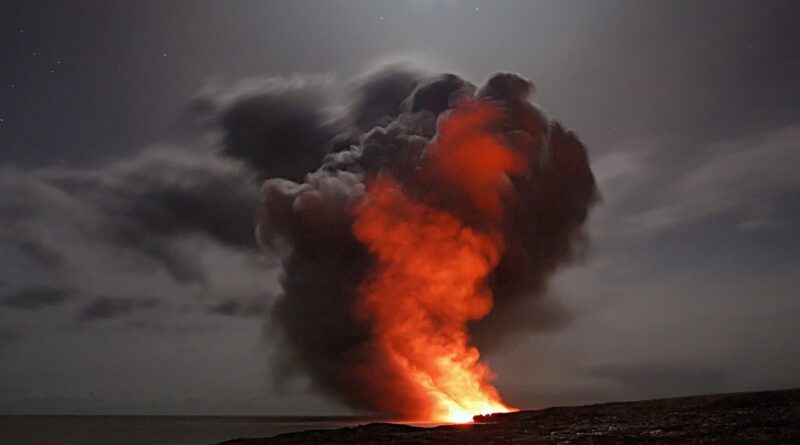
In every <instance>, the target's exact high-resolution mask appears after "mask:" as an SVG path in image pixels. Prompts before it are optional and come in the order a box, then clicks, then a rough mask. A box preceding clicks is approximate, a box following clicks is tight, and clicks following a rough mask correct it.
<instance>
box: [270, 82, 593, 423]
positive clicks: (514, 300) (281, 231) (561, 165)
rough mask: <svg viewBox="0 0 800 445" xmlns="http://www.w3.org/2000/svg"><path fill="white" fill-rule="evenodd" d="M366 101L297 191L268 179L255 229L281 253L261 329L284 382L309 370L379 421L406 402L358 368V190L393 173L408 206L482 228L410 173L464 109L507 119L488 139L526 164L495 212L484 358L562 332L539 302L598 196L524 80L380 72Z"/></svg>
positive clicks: (559, 315)
mask: <svg viewBox="0 0 800 445" xmlns="http://www.w3.org/2000/svg"><path fill="white" fill-rule="evenodd" d="M356 91H359V90H358V89H357V90H356ZM361 91H362V93H363V92H366V93H368V94H367V96H368V100H367V99H364V98H363V97H362V98H361V99H360V100H356V101H354V102H353V103H354V104H355V105H354V106H355V109H352V110H350V113H351V115H352V116H355V119H354V122H356V125H352V126H350V127H349V129H348V130H347V131H348V132H346V133H344V135H339V136H338V137H337V139H335V140H334V142H333V143H332V144H329V145H331V146H334V147H335V149H332V150H331V151H330V153H329V155H328V156H326V157H325V158H324V160H323V161H322V162H321V164H320V165H319V167H318V168H317V169H316V171H314V172H313V173H309V174H308V175H306V176H305V179H304V181H302V182H295V181H292V180H290V179H291V178H275V179H270V180H267V181H266V182H265V183H264V186H263V193H264V201H263V205H262V208H261V211H260V219H259V232H258V233H259V240H260V241H261V242H262V244H263V245H265V246H280V247H282V248H283V247H288V248H289V250H288V252H287V253H286V256H285V258H284V262H283V270H284V275H283V277H282V282H281V285H282V287H283V294H282V295H281V296H280V297H279V298H278V301H277V302H276V304H275V306H274V307H273V310H272V311H271V319H272V322H273V324H272V326H270V328H271V330H272V332H273V334H275V336H276V337H278V338H279V339H280V341H282V342H283V348H282V349H280V350H279V352H278V354H277V356H276V366H277V367H278V369H279V371H280V373H279V378H280V377H284V378H286V377H290V376H293V375H296V374H297V372H305V373H307V374H308V375H309V376H310V377H311V382H312V384H313V386H314V387H315V388H316V389H318V390H320V391H323V392H325V393H327V394H330V395H333V396H335V397H337V398H338V399H339V400H342V401H344V402H346V403H348V404H350V405H351V406H352V407H354V408H357V409H366V410H372V411H382V410H383V411H385V410H386V409H387V408H386V407H387V405H386V404H384V403H383V402H382V400H390V399H398V398H402V397H403V396H402V395H401V394H394V393H387V391H389V389H388V388H390V387H391V386H392V385H391V382H390V381H391V380H392V378H393V376H391V375H380V376H374V378H370V377H368V376H365V373H364V372H363V369H364V367H365V366H370V365H371V364H374V363H373V362H375V361H376V360H379V358H378V357H375V356H373V355H372V352H370V351H371V349H370V347H369V344H370V339H371V326H370V324H369V322H368V321H366V320H364V319H363V318H362V319H359V318H358V317H355V316H354V314H353V308H354V305H355V304H356V303H355V300H356V298H357V295H358V288H359V286H360V284H361V283H362V282H363V281H364V280H365V278H366V276H367V274H368V273H369V271H370V270H372V268H373V267H375V259H374V258H373V257H372V256H371V255H370V254H369V253H368V252H367V250H366V248H365V246H364V245H363V244H361V243H360V242H359V241H358V240H356V239H355V236H354V235H353V231H352V224H353V218H354V217H353V214H352V212H351V209H352V208H353V206H354V205H355V203H357V202H358V201H359V200H360V199H361V197H362V196H363V194H364V192H365V189H366V185H365V183H366V181H368V180H369V179H371V178H375V177H377V176H379V175H390V176H391V177H393V178H394V179H396V180H397V181H399V182H400V183H401V184H403V186H404V187H405V188H406V189H407V190H408V191H409V193H410V194H411V195H412V196H415V197H419V199H423V200H425V202H430V203H432V204H433V205H435V206H437V207H439V208H441V209H444V210H447V211H450V212H453V213H456V214H460V215H461V216H462V217H463V218H464V220H465V221H472V222H473V223H475V224H479V221H480V219H479V218H477V219H476V218H475V216H474V215H473V214H472V213H471V212H472V210H470V207H469V206H465V204H464V202H465V199H464V198H463V196H461V195H459V193H460V192H459V187H454V186H452V185H450V184H448V183H447V180H446V179H443V178H427V179H425V180H420V179H419V178H417V173H416V171H417V170H418V169H419V168H420V165H422V164H423V163H424V162H425V157H426V154H425V152H426V148H427V146H428V144H429V142H431V141H435V140H436V136H437V124H438V123H440V122H441V119H439V117H440V115H441V116H446V115H447V112H448V110H450V109H452V108H453V107H454V106H456V105H457V104H458V103H459V102H460V101H462V100H464V99H468V98H473V99H474V98H477V99H480V100H485V101H491V102H492V103H493V104H495V105H496V106H499V107H500V108H501V109H502V110H503V111H504V118H503V119H502V120H501V121H500V122H498V123H496V127H497V128H496V129H495V131H497V133H498V134H499V135H501V137H503V138H504V139H505V140H506V141H507V142H508V144H510V145H511V146H512V147H513V148H514V149H515V150H517V151H518V152H520V153H522V154H524V155H525V157H526V158H527V159H528V160H529V163H528V166H527V171H526V174H524V175H519V176H513V177H511V178H510V182H511V189H512V190H513V193H512V194H511V196H510V197H509V198H508V199H507V200H506V201H505V202H504V203H503V205H504V207H505V211H506V214H507V216H506V218H505V219H504V222H503V225H502V231H503V233H504V235H505V238H506V240H507V250H506V252H505V253H504V255H503V257H502V259H501V261H500V263H499V265H498V266H497V268H496V269H495V270H494V272H493V273H492V276H491V279H490V282H489V285H490V287H491V289H492V291H493V293H494V302H495V307H494V310H493V311H492V312H491V313H490V315H489V316H487V317H486V318H485V319H483V320H480V321H478V322H476V323H474V324H473V325H472V326H471V327H470V333H471V335H472V337H473V339H474V342H475V343H476V344H477V345H478V346H480V347H482V348H488V349H491V348H492V347H496V346H498V345H500V344H501V343H502V342H503V341H504V340H505V339H507V338H508V337H509V336H510V335H512V334H513V333H516V332H520V331H528V332H542V331H548V330H556V329H560V328H563V327H564V326H565V325H566V324H567V323H568V322H569V319H570V316H569V314H568V312H567V311H566V310H565V309H564V308H563V307H561V306H560V305H558V304H557V303H555V302H554V301H552V300H548V299H544V298H543V296H544V295H545V294H546V290H547V283H548V279H549V278H550V276H551V275H552V274H553V273H554V272H555V271H556V270H557V269H558V268H559V267H561V266H563V265H565V264H568V263H569V262H570V261H573V260H575V259H578V258H580V256H581V252H582V251H583V248H584V246H585V244H586V240H587V237H586V234H585V233H584V232H583V225H584V223H585V221H586V218H587V216H588V211H589V208H590V207H591V205H592V204H593V203H594V202H595V200H596V199H597V197H598V192H597V189H596V186H595V181H594V177H593V175H592V172H591V170H590V168H589V162H588V156H587V153H586V149H585V147H584V145H583V144H582V143H581V141H580V140H579V139H578V137H577V136H576V135H575V134H574V133H572V132H571V131H569V130H568V129H567V128H565V127H564V126H563V125H562V124H560V123H559V122H557V121H555V120H552V119H551V118H549V117H548V116H547V115H546V114H545V113H544V112H543V111H541V110H540V109H539V108H538V107H537V106H536V105H534V104H532V103H531V102H529V100H528V98H529V95H530V94H531V93H532V92H533V91H534V87H533V84H532V83H531V82H530V81H528V80H526V79H523V78H521V77H519V76H518V75H516V74H511V73H500V74H497V75H495V76H492V77H491V78H490V79H489V80H488V81H487V83H486V84H485V85H484V86H483V87H481V88H478V87H476V86H475V85H473V84H472V83H470V82H469V81H467V80H465V79H463V78H461V77H459V76H457V75H453V74H443V75H439V76H414V75H407V74H403V73H402V72H397V71H396V70H392V69H389V70H388V71H386V72H382V73H379V74H377V75H375V76H373V77H370V78H368V79H367V83H366V86H365V87H364V88H363V89H362V90H361ZM401 96H402V97H401ZM359 107H364V110H363V113H362V111H361V110H359ZM368 117H369V118H368ZM367 125H374V127H373V128H364V127H365V126H367ZM459 180H461V181H467V182H468V181H469V178H465V177H463V178H461V179H459ZM395 405H402V403H398V404H395ZM389 409H391V408H389Z"/></svg>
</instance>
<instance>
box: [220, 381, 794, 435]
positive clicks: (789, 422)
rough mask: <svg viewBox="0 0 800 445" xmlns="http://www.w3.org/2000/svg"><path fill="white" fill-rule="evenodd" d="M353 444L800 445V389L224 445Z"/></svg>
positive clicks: (380, 426) (388, 426)
mask: <svg viewBox="0 0 800 445" xmlns="http://www.w3.org/2000/svg"><path fill="white" fill-rule="evenodd" d="M352 443H359V444H404V445H411V444H481V445H490V444H633V443H637V444H638V443H658V444H706V443H718V444H749V443H769V444H800V389H795V390H786V391H769V392H754V393H739V394H723V395H711V396H696V397H681V398H673V399H660V400H646V401H640V402H620V403H603V404H598V405H587V406H575V407H559V408H548V409H543V410H537V411H520V412H516V413H509V414H494V415H489V416H479V417H476V418H475V423H474V424H470V425H447V426H439V427H435V428H419V427H413V426H408V425H400V424H387V423H374V424H369V425H362V426H358V427H353V428H342V429H337V430H317V431H304V432H300V433H289V434H282V435H280V436H275V437H272V438H265V439H239V440H232V441H228V442H224V445H267V444H268V445H277V444H352ZM220 445H222V444H220Z"/></svg>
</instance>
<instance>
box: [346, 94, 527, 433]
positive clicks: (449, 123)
mask: <svg viewBox="0 0 800 445" xmlns="http://www.w3.org/2000/svg"><path fill="white" fill-rule="evenodd" d="M498 116H499V111H498V110H497V109H496V108H494V107H493V106H491V105H489V104H488V103H478V102H475V103H469V104H466V105H465V106H462V107H460V108H459V109H457V110H455V111H453V112H452V113H451V114H450V115H449V116H447V117H446V118H444V119H442V120H441V121H440V125H439V138H438V139H437V140H436V141H435V142H434V145H432V146H430V147H429V148H428V150H427V152H426V156H427V157H428V158H427V159H426V161H427V162H426V163H425V164H424V167H423V170H422V171H421V172H420V174H421V176H422V177H427V178H435V180H436V181H440V182H439V184H442V181H444V182H445V183H446V186H447V190H449V192H450V193H451V194H450V195H447V196H448V197H449V196H451V195H452V193H453V190H455V191H456V192H455V193H456V194H457V195H458V196H460V197H462V199H464V200H465V202H466V203H467V204H469V207H468V208H469V212H471V213H470V218H471V219H474V220H476V221H480V222H481V224H480V226H481V229H477V228H475V227H473V226H471V225H467V224H466V223H465V222H464V221H463V220H462V219H460V217H459V216H457V215H456V213H458V212H454V211H447V210H443V209H440V208H438V207H435V206H434V205H432V204H430V203H428V202H422V200H421V199H413V198H412V197H410V196H409V194H408V193H407V192H406V191H405V190H404V189H403V187H402V186H401V185H400V184H399V183H398V182H397V181H396V180H394V179H392V178H391V177H388V176H382V177H378V178H376V179H375V180H374V181H372V182H371V183H369V185H368V189H367V196H366V198H365V199H364V201H363V202H362V203H361V205H360V206H359V207H358V208H357V209H356V222H355V224H354V228H353V230H354V233H355V236H356V237H357V238H358V239H359V240H360V241H361V242H363V243H365V244H366V245H367V246H368V247H369V249H370V251H371V253H372V254H373V255H375V257H376V259H377V260H378V267H377V270H375V271H374V272H373V274H372V276H371V277H370V278H369V279H368V280H367V282H365V283H364V284H363V285H362V286H361V289H360V290H361V299H360V305H359V308H358V309H359V311H360V312H361V313H362V314H363V315H364V316H366V317H369V318H370V319H371V320H372V321H373V326H374V328H373V329H374V331H375V332H374V334H375V340H374V342H375V344H374V345H373V347H375V348H376V350H378V351H380V353H381V356H382V357H383V359H384V360H385V361H386V366H388V367H390V368H391V369H393V370H394V371H396V372H395V374H398V375H400V376H402V377H403V379H405V382H403V388H404V391H409V392H413V393H414V396H415V397H414V400H419V401H420V402H419V405H421V406H409V407H398V409H397V411H398V412H402V413H404V414H405V415H407V416H409V417H410V416H415V417H416V418H420V417H421V418H422V419H423V420H430V421H437V422H456V423H464V422H470V421H472V417H473V416H475V415H479V414H489V413H493V412H508V411H511V410H513V408H510V407H509V406H507V405H505V404H504V403H503V402H502V400H501V398H500V395H499V394H498V391H497V390H496V389H495V387H494V386H492V385H491V383H490V381H491V380H492V379H493V374H492V372H491V371H490V369H489V367H488V365H487V364H486V363H485V362H483V361H481V360H480V353H479V352H478V350H477V348H475V347H474V346H472V345H471V344H470V341H469V340H470V339H469V335H468V332H467V323H468V322H470V321H475V320H479V319H481V318H483V317H485V316H486V315H487V314H488V313H489V311H490V310H491V308H492V294H491V291H490V290H489V288H488V286H487V283H486V280H487V277H488V276H489V274H490V273H491V271H492V269H494V267H495V266H496V265H497V263H498V261H499V260H500V256H501V253H502V251H503V248H504V247H503V244H504V242H503V238H502V235H501V231H500V229H499V221H500V218H501V214H502V195H503V193H504V189H505V188H506V187H508V186H509V181H508V175H510V174H515V173H519V172H520V171H522V169H523V168H524V166H525V160H524V159H523V157H522V156H520V155H519V154H517V153H516V152H514V151H513V150H512V149H510V148H509V147H507V146H506V145H505V144H504V143H503V141H502V139H500V138H499V137H497V136H495V135H494V134H493V133H492V132H491V131H490V130H489V125H490V124H491V123H492V122H493V121H494V120H495V119H497V117H498ZM435 190H436V184H434V186H433V187H432V189H431V193H435ZM473 213H474V215H473Z"/></svg>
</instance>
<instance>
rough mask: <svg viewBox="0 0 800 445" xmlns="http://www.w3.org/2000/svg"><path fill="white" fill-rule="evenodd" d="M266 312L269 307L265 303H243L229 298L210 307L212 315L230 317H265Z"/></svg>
mask: <svg viewBox="0 0 800 445" xmlns="http://www.w3.org/2000/svg"><path fill="white" fill-rule="evenodd" d="M266 311H267V306H266V304H265V303H264V302H263V301H260V300H250V301H242V300H237V299H235V298H228V299H226V300H224V301H222V302H220V303H217V304H214V305H211V306H209V307H208V312H209V313H210V314H215V315H224V316H228V317H263V316H264V314H265V313H266Z"/></svg>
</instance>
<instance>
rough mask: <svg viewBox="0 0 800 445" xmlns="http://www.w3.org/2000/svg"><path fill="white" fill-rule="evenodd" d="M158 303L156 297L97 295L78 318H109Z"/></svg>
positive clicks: (90, 320) (94, 319)
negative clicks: (110, 296)
mask: <svg viewBox="0 0 800 445" xmlns="http://www.w3.org/2000/svg"><path fill="white" fill-rule="evenodd" d="M158 304H159V301H158V300H156V299H155V298H119V297H117V298H109V297H96V298H95V299H93V300H92V301H91V302H89V304H87V305H86V306H84V307H83V309H82V310H81V312H80V314H79V315H78V320H79V321H81V322H93V321H99V320H109V319H113V318H119V317H122V316H125V315H127V314H129V313H131V312H134V311H139V310H145V309H153V308H155V307H156V306H158Z"/></svg>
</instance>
